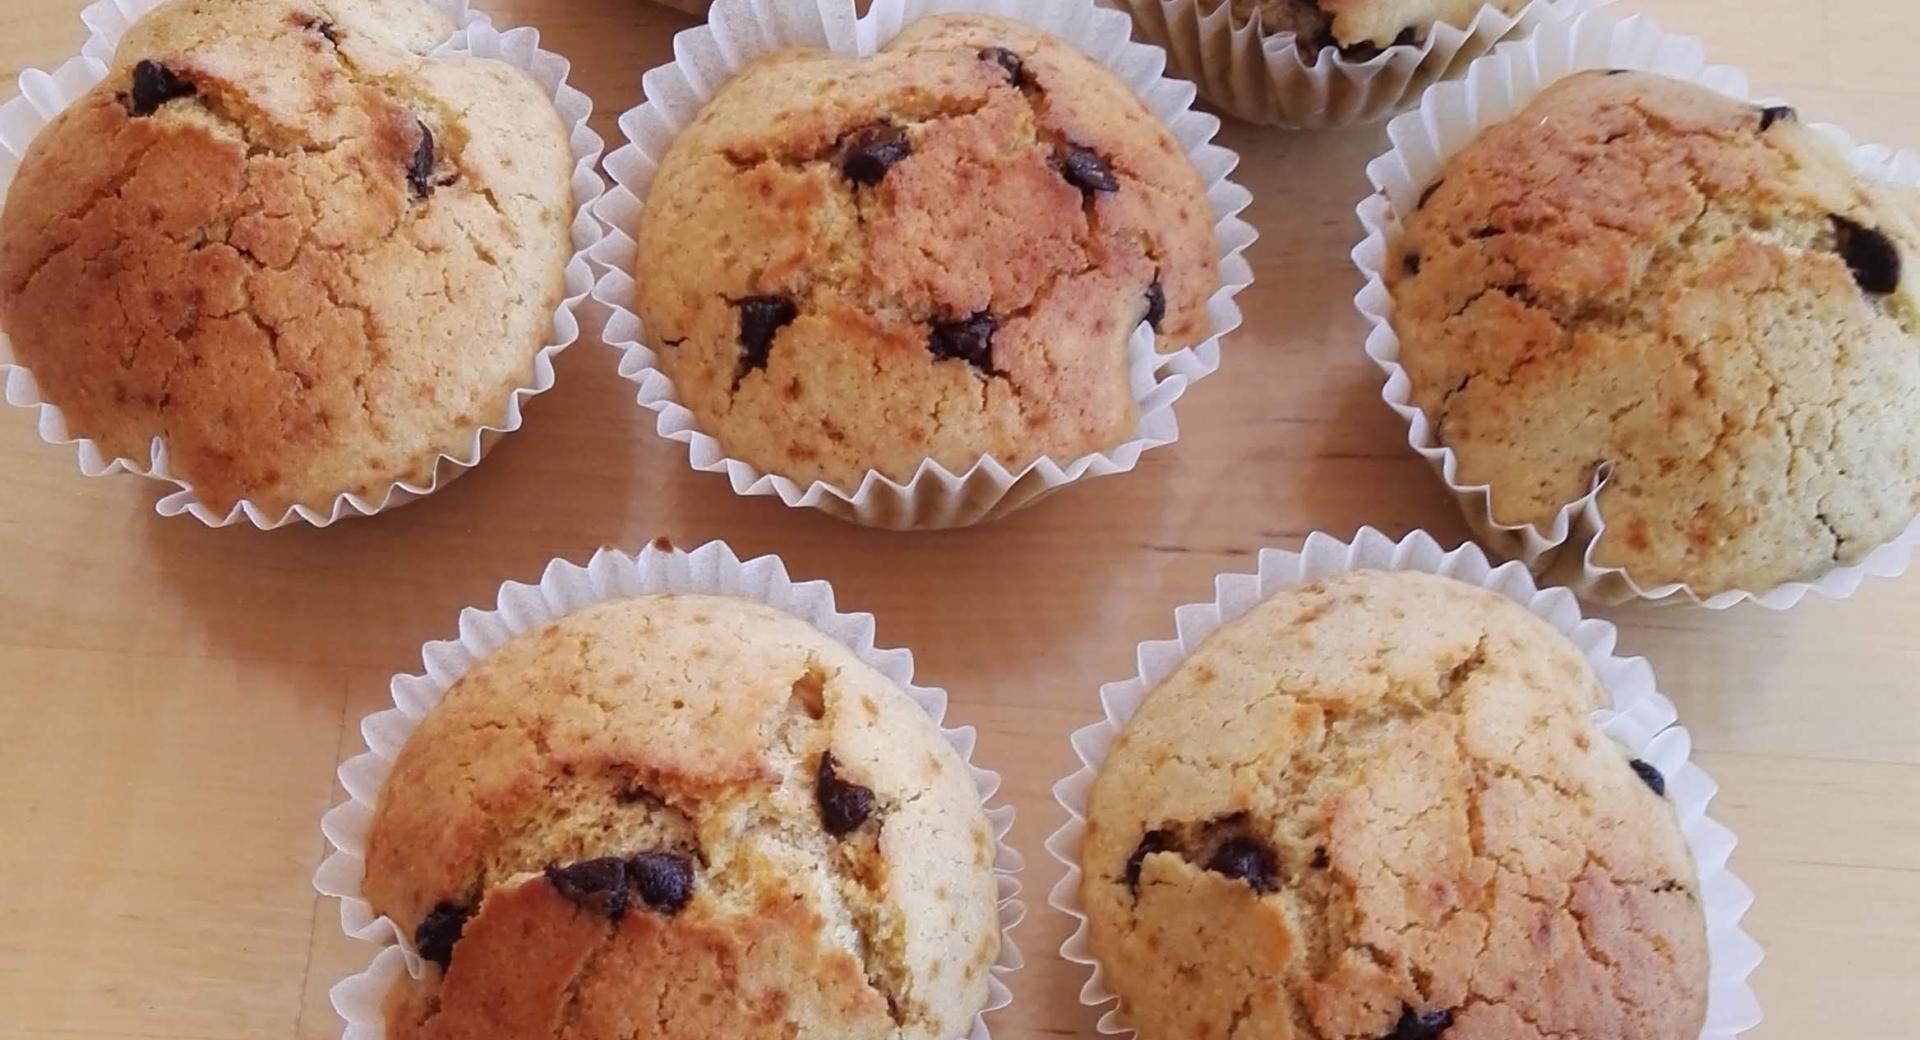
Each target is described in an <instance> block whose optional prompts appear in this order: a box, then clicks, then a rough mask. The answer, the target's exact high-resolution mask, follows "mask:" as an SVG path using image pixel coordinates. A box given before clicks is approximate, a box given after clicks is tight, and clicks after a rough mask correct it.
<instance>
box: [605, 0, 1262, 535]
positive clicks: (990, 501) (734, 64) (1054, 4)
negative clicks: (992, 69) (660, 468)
mask: <svg viewBox="0 0 1920 1040" xmlns="http://www.w3.org/2000/svg"><path fill="white" fill-rule="evenodd" d="M959 11H976V12H983V13H988V14H996V15H1000V16H1003V17H1007V18H1013V19H1017V20H1019V21H1023V22H1027V23H1029V24H1032V25H1035V26H1037V27H1039V28H1041V29H1044V30H1046V31H1047V32H1050V33H1052V34H1053V35H1055V36H1058V37H1060V38H1061V39H1063V40H1065V41H1066V42H1068V43H1070V44H1072V45H1073V46H1075V47H1077V48H1079V49H1080V50H1081V51H1083V52H1085V53H1086V54H1087V55H1088V56H1090V57H1092V58H1093V59H1094V60H1096V61H1098V62H1100V63H1101V64H1103V65H1105V66H1106V67H1107V68H1108V69H1110V70H1112V71H1113V72H1114V73H1115V74H1117V75H1118V76H1119V77H1120V78H1121V79H1122V80H1124V81H1125V82H1126V83H1127V84H1128V85H1129V86H1131V87H1132V88H1133V90H1134V93H1135V94H1137V95H1139V96H1140V98H1141V99H1142V100H1143V101H1145V102H1146V104H1147V107H1149V108H1150V109H1152V110H1153V112H1154V114H1155V115H1157V116H1159V117H1160V119H1161V120H1162V121H1163V122H1165V123H1166V125H1167V126H1168V127H1169V128H1171V130H1172V131H1173V134H1174V136H1175V137H1176V138H1178V139H1179V141H1180V144H1181V146H1182V147H1183V148H1185V149H1186V151H1187V156H1188V158H1189V159H1191V160H1192V162H1193V164H1194V167H1195V168H1196V169H1198V170H1199V171H1200V176H1201V180H1202V182H1203V183H1204V184H1205V185H1206V189H1207V202H1208V204H1209V205H1210V206H1212V208H1213V215H1214V238H1215V240H1216V242H1217V243H1218V245H1219V249H1220V288H1219V290H1218V291H1216V292H1215V293H1214V294H1213V296H1212V298H1211V299H1209V300H1208V301H1207V317H1208V320H1209V321H1210V322H1211V324H1212V335H1211V336H1210V337H1209V338H1208V339H1207V340H1206V341H1205V342H1203V343H1201V344H1199V345H1198V346H1194V347H1190V348H1187V349H1183V350H1179V351H1175V352H1172V353H1168V354H1160V353H1157V352H1156V349H1155V346H1154V341H1153V335H1152V333H1151V332H1150V331H1148V330H1146V329H1144V328H1142V329H1136V330H1135V331H1134V335H1133V338H1132V340H1131V341H1129V343H1128V348H1127V350H1128V358H1129V376H1130V380H1131V385H1132V389H1133V395H1134V398H1135V400H1136V402H1137V403H1138V405H1139V409H1140V420H1139V425H1138V426H1136V427H1135V429H1134V431H1133V435H1132V437H1130V438H1129V439H1128V440H1126V441H1125V442H1123V443H1121V444H1120V445H1119V446H1117V447H1115V448H1112V449H1110V450H1108V451H1104V452H1096V453H1093V454H1089V455H1082V456H1080V457H1079V458H1076V459H1071V460H1066V461H1060V460H1055V459H1050V458H1042V459H1039V460H1037V461H1035V462H1033V463H1031V464H1030V465H1027V466H1025V467H1023V468H1019V469H1009V468H1008V467H1007V466H1005V465H1004V464H1002V463H1001V462H1000V461H999V460H997V459H994V458H992V457H991V456H983V457H982V458H981V459H980V460H979V461H978V462H976V463H975V464H974V465H973V466H972V467H970V468H968V469H967V470H965V471H964V472H961V473H954V472H952V471H950V470H948V469H947V468H946V467H944V466H942V465H940V464H939V463H937V462H934V461H932V460H930V459H929V460H927V461H926V462H923V463H922V464H921V466H920V468H919V470H917V471H916V472H915V473H914V474H913V477H912V478H911V479H909V480H907V481H906V482H904V483H901V482H898V481H894V480H891V479H888V478H887V477H885V476H883V475H881V474H880V473H877V472H872V471H869V472H868V473H867V474H866V476H865V478H864V479H863V480H862V481H861V482H860V485H859V487H858V488H855V489H853V490H851V491H848V490H843V489H841V488H838V487H834V486H831V485H829V484H826V483H824V482H815V483H813V484H812V485H810V486H804V485H801V484H799V483H798V482H796V481H794V480H791V479H789V478H787V477H783V476H780V475H778V474H772V473H767V472H765V471H763V470H760V469H758V468H756V467H754V466H751V465H749V464H747V463H745V462H742V461H741V460H739V459H733V458H729V457H727V454H726V452H725V451H724V450H723V449H722V448H721V447H720V442H719V441H717V440H715V439H714V438H713V437H711V436H709V435H708V434H706V433H704V432H702V431H701V430H700V429H699V426H698V424H697V422H696V420H695V418H694V415H693V413H692V412H691V411H689V410H688V409H687V408H686V406H685V405H682V404H681V403H680V400H679V398H678V397H677V396H676V395H675V393H674V388H673V382H672V380H670V379H669V378H668V377H667V374H666V373H665V372H664V371H662V370H661V368H660V365H659V359H658V358H657V357H656V356H655V354H654V352H653V351H652V350H651V349H650V348H649V347H648V346H647V345H646V339H647V335H646V330H645V329H644V328H642V327H641V324H640V319H639V317H638V316H637V315H636V314H634V312H633V294H634V278H635V276H636V272H635V271H634V266H635V255H634V254H635V246H634V240H633V231H634V230H635V229H636V228H637V227H638V225H639V216H640V211H641V208H642V204H643V203H642V200H643V199H644V198H645V197H646V194H647V187H648V185H649V184H651V183H652V181H653V176H654V173H655V172H656V171H657V169H658V168H659V164H660V161H661V160H662V159H663V158H665V156H666V154H667V149H668V147H669V146H670V145H671V144H672V142H673V138H674V137H675V136H676V135H677V134H678V133H679V132H680V130H681V129H682V128H684V127H685V126H686V125H687V124H688V123H690V122H692V120H693V118H694V116H696V115H697V114H699V111H700V108H701V106H702V105H704V104H705V103H706V102H707V101H708V100H710V99H711V98H712V97H713V95H714V94H715V93H716V92H717V91H718V90H719V89H720V87H721V85H723V84H724V83H725V82H726V81H727V80H728V79H730V78H732V76H733V75H734V74H735V73H737V72H739V71H740V70H741V69H743V68H745V67H746V66H747V65H748V64H750V63H751V62H753V61H754V60H755V59H756V58H759V57H760V56H762V55H765V54H767V53H769V52H771V51H775V50H779V49H782V48H785V47H794V46H807V47H817V48H824V49H828V50H832V51H835V52H838V53H841V54H857V55H870V54H873V53H874V52H875V51H877V50H879V49H880V48H881V47H882V46H884V45H886V43H888V42H889V41H890V40H892V39H893V38H894V36H896V35H898V34H899V32H900V30H901V28H902V27H903V26H905V25H907V24H908V23H910V22H913V21H915V20H917V19H920V18H924V17H927V16H929V15H934V14H944V13H949V12H959ZM1128 32H1129V25H1128V21H1127V18H1126V17H1125V16H1124V15H1122V14H1120V13H1119V12H1115V11H1107V10H1102V9H1100V8H1097V7H1095V6H1094V2H1093V0H1045V2H1034V0H874V3H873V5H872V8H871V10H869V12H868V13H867V14H866V16H864V17H860V18H856V17H855V15H854V11H853V3H852V0H718V2H716V3H715V4H714V5H713V9H712V11H711V14H710V18H709V22H708V24H706V25H704V26H700V27H698V28H694V29H689V30H687V31H686V32H683V33H681V34H680V35H679V36H678V37H676V38H675V39H674V54H675V56H676V58H677V60H676V61H674V62H673V63H671V64H668V65H663V66H661V67H659V68H656V69H654V70H652V71H650V72H648V73H647V74H646V77H645V79H644V81H643V82H644V86H645V92H646V96H647V98H648V100H647V102H646V104H643V105H641V106H640V107H639V108H635V109H632V110H631V111H628V112H627V113H625V114H624V115H622V116H621V117H620V129H621V131H622V132H623V134H624V135H625V136H626V138H627V142H628V143H626V144H624V145H622V146H621V147H619V148H616V149H615V150H614V151H613V152H611V153H610V154H609V155H608V156H607V162H606V167H607V173H608V174H609V175H610V176H611V177H612V178H613V186H612V188H611V189H609V191H608V192H607V194H606V195H605V196H604V197H603V198H602V199H601V200H600V202H599V203H598V204H596V205H595V207H594V209H595V213H596V214H597V215H598V216H599V217H600V220H601V222H602V223H603V224H605V225H606V227H607V237H606V238H605V239H603V240H602V241H601V243H600V245H599V246H598V247H597V248H595V249H594V251H593V258H594V260H595V261H597V262H598V263H600V264H601V265H602V267H603V268H604V273H603V274H602V275H601V277H600V283H599V284H598V285H597V286H595V287H594V291H593V296H594V299H595V300H597V301H598V302H599V303H601V304H602V305H604V306H605V307H607V308H608V309H609V310H610V312H611V317H610V318H609V320H608V323H607V329H606V341H607V343H608V345H610V346H612V347H613V348H614V349H616V350H618V351H620V353H621V359H620V374H621V375H622V376H624V377H626V378H627V379H629V380H632V381H633V382H634V383H636V384H638V386H639V402H640V405H641V406H642V407H644V408H647V409H650V410H652V411H653V412H655V413H657V415H658V422H657V425H658V429H659V432H660V435H661V436H663V437H666V438H669V439H671V440H676V441H680V442H681V443H683V444H685V445H687V450H688V456H689V460H690V462H691V463H692V465H693V468H695V469H697V470H701V471H703V472H708V473H724V474H726V475H727V479H728V480H729V481H731V482H732V484H733V490H734V491H735V492H736V493H737V494H742V495H778V496H779V497H780V500H781V501H782V502H785V503H786V504H787V505H790V506H810V507H813V508H816V509H820V510H824V511H825V512H828V513H831V514H833V515H835V516H838V517H841V518H842V519H846V520H851V521H854V522H856V523H861V524H866V525H868V526H873V527H886V528H894V529H898V530H905V529H914V528H940V527H962V526H966V525H968V524H974V523H979V522H981V521H983V520H990V519H994V518H996V517H1000V516H1004V515H1006V514H1008V513H1011V512H1013V511H1014V510H1016V509H1019V508H1021V507H1022V506H1026V505H1029V504H1031V503H1033V502H1035V501H1037V500H1038V499H1040V498H1041V497H1042V496H1044V495H1046V494H1048V493H1050V492H1052V491H1055V490H1057V489H1059V488H1061V487H1063V486H1065V485H1067V484H1071V483H1073V482H1074V481H1076V480H1080V479H1082V478H1084V477H1093V476H1104V475H1107V474H1111V473H1124V472H1126V471H1127V470H1130V469H1132V468H1133V467H1134V465H1135V464H1136V463H1137V462H1139V460H1140V455H1141V453H1142V452H1145V451H1147V450H1148V449H1150V448H1155V447H1159V446H1160V445H1163V444H1171V443H1172V442H1173V441H1174V440H1175V439H1176V438H1177V437H1178V436H1179V433H1180V431H1179V427H1178V426H1177V425H1176V423H1175V422H1174V416H1173V403H1174V401H1175V400H1177V399H1178V398H1179V397H1180V395H1181V394H1182V393H1184V392H1185V391H1186V389H1187V386H1188V385H1189V384H1190V383H1192V382H1193V381H1194V380H1197V379H1199V378H1200V377H1202V376H1205V375H1207V374H1208V373H1210V372H1212V371H1213V370H1214V369H1216V368H1218V367H1219V365H1220V337H1222V336H1224V335H1226V334H1227V333H1229V332H1232V331H1233V330H1234V329H1236V328H1238V327H1239V326H1240V308H1239V306H1238V305H1237V304H1235V303H1234V297H1235V296H1236V295H1238V294H1239V292H1240V290H1241V289H1244V288H1246V286H1247V285H1248V284H1249V283H1251V282H1252V281H1253V270H1252V268H1251V267H1249V266H1248V264H1247V261H1246V259H1245V257H1244V256H1243V255H1242V254H1243V253H1244V252H1245V250H1246V248H1247V246H1248V245H1250V244H1252V242H1253V240H1254V237H1255V233H1254V230H1253V227H1252V226H1251V225H1249V224H1248V223H1247V222H1246V221H1244V220H1241V219H1240V217H1239V214H1240V212H1241V211H1242V210H1244V209H1245V208H1246V207H1247V205H1248V204H1249V203H1250V202H1251V201H1252V199H1253V197H1252V196H1251V195H1250V194H1248V192H1247V191H1246V189H1244V188H1242V187H1240V186H1239V185H1238V184H1235V183H1234V182H1232V181H1231V180H1228V179H1227V178H1228V174H1230V173H1231V172H1232V171H1233V168H1234V166H1235V165H1237V164H1238V163H1239V161H1240V160H1239V156H1237V155H1235V154H1234V153H1233V152H1230V151H1228V150H1227V149H1225V148H1221V147H1219V146H1218V145H1215V144H1212V143H1211V142H1212V140H1213V137H1214V135H1215V134H1216V133H1217V132H1218V130H1219V128H1220V121H1219V120H1218V119H1216V118H1214V117H1213V116H1210V115H1206V114H1204V113H1200V112H1196V111H1194V110H1193V108H1192V105H1193V97H1194V94H1193V87H1192V86H1191V85H1189V84H1186V83H1181V82H1178V81H1175V80H1169V79H1165V78H1162V76H1161V75H1160V73H1161V70H1162V69H1163V68H1164V66H1165V62H1166V57H1165V55H1164V54H1163V53H1162V52H1161V51H1160V49H1159V48H1157V47H1149V46H1146V45H1143V44H1137V43H1134V42H1132V41H1131V40H1130V39H1129V35H1128ZM638 276H639V277H645V272H638Z"/></svg>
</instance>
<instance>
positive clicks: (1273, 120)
mask: <svg viewBox="0 0 1920 1040" xmlns="http://www.w3.org/2000/svg"><path fill="white" fill-rule="evenodd" d="M1103 2H1105V3H1107V4H1108V5H1109V6H1112V7H1117V8H1119V9H1121V10H1123V11H1130V12H1131V13H1132V14H1133V19H1134V24H1135V25H1136V26H1137V27H1138V29H1139V35H1140V36H1141V37H1142V38H1143V39H1146V40H1148V41H1150V42H1152V43H1156V44H1159V45H1160V46H1162V47H1165V48H1166V49H1167V54H1168V62H1169V66H1170V68H1171V69H1172V71H1173V74H1174V75H1177V76H1181V77H1183V78H1186V79H1190V80H1192V81H1194V83H1196V84H1198V85H1199V88H1200V96H1201V97H1203V98H1205V99H1207V101H1209V102H1211V103H1213V104H1214V105H1217V106H1219V107H1220V108H1221V109H1222V110H1223V111H1226V112H1229V113H1231V114H1233V115H1235V116H1238V117H1239V118H1241V119H1244V120H1247V121H1248V122H1251V123H1264V124H1269V125H1273V126H1284V127H1293V128H1298V129H1306V130H1317V129H1323V128H1326V127H1334V126H1343V125H1346V124H1350V123H1365V122H1370V121H1372V120H1375V119H1380V118H1383V117H1385V116H1387V115H1390V114H1392V113H1393V112H1394V111H1396V110H1397V109H1399V108H1400V107H1401V106H1403V105H1405V104H1407V103H1409V102H1410V101H1412V100H1413V99H1415V98H1417V97H1419V96H1420V92H1421V91H1423V90H1425V89H1427V87H1429V86H1431V85H1432V84H1433V83H1435V82H1436V81H1438V80H1441V79H1444V78H1445V77H1447V76H1449V75H1451V74H1453V73H1455V72H1457V71H1459V70H1460V69H1461V68H1464V67H1465V66H1466V64H1467V63H1468V62H1470V61H1472V60H1473V59H1475V58H1477V57H1479V56H1481V55H1483V54H1485V53H1487V52H1488V51H1489V50H1491V49H1493V47H1494V45H1495V44H1497V43H1499V42H1500V41H1502V40H1506V39H1511V38H1514V37H1518V36H1525V35H1526V34H1527V33H1529V32H1532V31H1533V30H1534V29H1537V28H1538V27H1540V26H1541V25H1545V24H1547V23H1549V22H1555V21H1561V20H1564V19H1567V18H1571V17H1573V16H1575V15H1577V14H1579V13H1581V12H1583V11H1587V10H1591V9H1593V8H1595V7H1598V6H1599V5H1601V4H1604V3H1611V2H1612V0H1534V2H1533V3H1530V4H1528V5H1527V6H1525V7H1523V8H1521V9H1520V10H1519V11H1518V12H1516V13H1514V14H1507V13H1506V12H1504V11H1501V10H1499V9H1497V8H1494V7H1483V8H1481V9H1480V10H1479V12H1478V13H1476V14H1475V15H1474V16H1473V20H1472V21H1470V22H1468V23H1467V25H1466V26H1465V27H1461V26H1455V25H1449V24H1446V23H1444V22H1442V23H1440V24H1438V25H1435V26H1433V27H1432V28H1431V29H1430V30H1428V32H1427V36H1426V39H1424V40H1422V41H1421V42H1419V43H1414V44H1400V45H1397V46H1392V47H1387V48H1384V49H1382V50H1381V51H1380V52H1379V53H1378V54H1376V55H1374V56H1373V57H1371V58H1368V59H1366V60H1364V61H1362V60H1355V59H1352V58H1348V57H1346V56H1345V55H1343V54H1341V53H1340V51H1339V49H1338V48H1335V47H1324V48H1322V49H1321V50H1320V53H1318V54H1316V55H1313V56H1311V57H1309V56H1307V55H1304V54H1302V53H1301V52H1300V48H1299V47H1298V46H1297V44H1296V39H1297V37H1296V36H1295V35H1294V34H1293V33H1290V32H1286V33H1272V34H1269V33H1268V32H1267V31H1266V30H1265V29H1263V28H1262V26H1261V22H1260V18H1259V15H1258V13H1257V12H1256V14H1255V16H1254V17H1253V18H1252V19H1251V20H1250V21H1246V22H1241V23H1239V24H1236V23H1235V20H1234V18H1233V12H1232V10H1231V8H1230V6H1229V5H1228V4H1227V3H1225V2H1222V3H1221V4H1220V6H1218V7H1216V8H1213V9H1212V10H1206V9H1205V4H1204V3H1203V0H1103Z"/></svg>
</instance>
